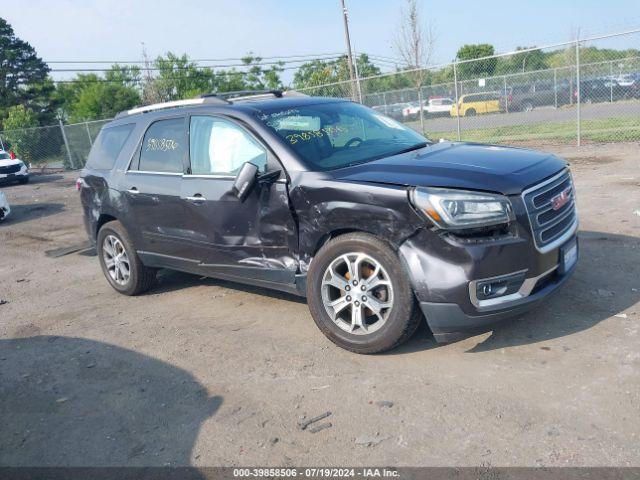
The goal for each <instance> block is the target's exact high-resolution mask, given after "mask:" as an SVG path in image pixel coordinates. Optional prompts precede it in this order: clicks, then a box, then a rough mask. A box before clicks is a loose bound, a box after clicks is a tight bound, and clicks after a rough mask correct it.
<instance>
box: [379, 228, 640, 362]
mask: <svg viewBox="0 0 640 480" xmlns="http://www.w3.org/2000/svg"><path fill="white" fill-rule="evenodd" d="M578 237H579V241H580V261H579V263H578V265H577V267H576V271H575V272H574V274H573V277H572V278H571V279H569V281H568V282H567V283H566V285H564V286H563V287H562V289H561V290H560V291H558V292H557V293H556V294H555V295H553V296H551V297H550V298H549V299H548V301H546V302H545V303H544V305H542V306H540V307H538V308H536V309H534V310H532V311H530V312H528V313H526V314H524V315H522V316H520V317H516V318H513V319H509V320H505V321H503V322H501V323H498V324H496V325H495V326H494V329H493V330H492V332H491V335H490V336H489V337H487V338H485V339H484V340H483V341H481V342H480V343H478V344H476V345H475V346H474V347H473V348H471V349H469V350H468V351H467V353H478V352H486V351H490V350H496V349H501V348H508V347H515V346H520V345H528V344H535V343H538V342H544V341H546V340H552V339H557V338H562V337H566V336H568V335H572V334H574V333H578V332H581V331H584V330H588V329H590V328H592V327H594V326H595V325H597V324H598V323H600V322H601V321H603V320H606V319H608V318H611V317H613V316H614V315H616V314H621V312H624V311H625V310H627V309H628V308H629V307H631V306H633V305H635V304H637V303H638V302H640V282H638V281H637V280H636V281H635V283H634V282H630V279H637V272H638V271H640V255H639V253H638V252H640V238H638V237H631V236H627V235H618V234H612V233H606V232H592V231H580V232H579V234H578ZM634 288H635V289H636V290H635V291H634V290H633V289H634ZM616 320H619V321H625V320H624V319H623V318H620V319H616ZM437 346H438V343H436V342H435V340H434V339H433V336H432V335H431V334H430V332H429V331H428V328H426V327H424V328H423V327H421V329H420V330H419V331H418V332H417V335H416V336H414V337H413V338H412V339H411V340H410V341H409V342H407V343H406V344H405V345H403V346H401V347H399V348H397V349H395V350H393V351H392V352H389V353H390V354H406V353H412V352H416V351H422V350H429V349H432V348H435V347H437Z"/></svg>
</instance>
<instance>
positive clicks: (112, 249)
mask: <svg viewBox="0 0 640 480" xmlns="http://www.w3.org/2000/svg"><path fill="white" fill-rule="evenodd" d="M102 259H103V260H104V264H105V266H106V267H107V271H108V272H109V276H110V277H111V279H112V280H113V281H114V282H116V283H117V284H118V285H122V286H125V285H127V284H128V283H129V279H130V278H131V264H130V263H129V256H128V255H127V251H126V250H125V248H124V245H123V244H122V242H121V241H120V239H119V238H118V237H116V236H115V235H107V236H106V237H105V239H104V241H103V243H102Z"/></svg>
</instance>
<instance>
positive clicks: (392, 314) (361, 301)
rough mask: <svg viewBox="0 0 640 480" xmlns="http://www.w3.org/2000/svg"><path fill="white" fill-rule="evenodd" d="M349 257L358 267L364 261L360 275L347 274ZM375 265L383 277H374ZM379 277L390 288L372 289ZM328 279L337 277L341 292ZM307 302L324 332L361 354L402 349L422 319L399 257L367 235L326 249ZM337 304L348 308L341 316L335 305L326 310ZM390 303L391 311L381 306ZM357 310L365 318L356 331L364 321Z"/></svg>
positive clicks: (312, 274) (311, 276)
mask: <svg viewBox="0 0 640 480" xmlns="http://www.w3.org/2000/svg"><path fill="white" fill-rule="evenodd" d="M345 258H347V259H350V260H353V261H354V263H355V262H356V261H357V260H358V259H360V262H359V263H358V265H359V267H358V270H359V274H358V275H352V274H350V273H349V272H350V271H354V272H355V271H356V269H355V268H354V269H353V270H349V271H347V264H346V263H345ZM375 264H377V265H378V266H379V267H380V268H379V270H377V271H378V274H377V275H373V272H374V271H376V270H374V269H375ZM330 272H335V273H337V275H335V274H332V273H330ZM353 277H356V278H353ZM338 278H340V279H339V280H338ZM374 278H377V279H378V280H380V281H382V282H387V281H388V282H389V286H390V290H389V287H388V286H387V285H386V284H384V285H379V286H378V287H371V288H369V289H366V288H367V286H368V283H370V282H371V281H372V280H373V279H374ZM328 279H330V280H331V281H333V280H334V279H335V282H336V283H337V284H338V285H340V288H338V287H336V286H335V285H333V284H330V283H329V282H328V281H327V280H328ZM385 279H386V280H385ZM347 280H348V282H347V283H348V284H349V285H347V284H346V283H344V282H345V281H347ZM354 280H355V282H358V280H360V283H354ZM362 283H365V285H362ZM365 289H366V290H365ZM349 293H350V295H349ZM366 295H369V297H366ZM307 300H308V303H309V310H310V311H311V316H312V317H313V320H314V321H315V323H316V325H317V326H318V328H319V329H320V331H321V332H322V333H324V335H325V336H326V337H327V338H328V339H329V340H331V341H332V342H333V343H335V344H336V345H338V346H339V347H342V348H344V349H346V350H349V351H352V352H355V353H362V354H371V353H379V352H384V351H386V350H390V349H392V348H395V347H397V346H398V345H400V344H401V343H403V342H405V341H406V340H408V339H409V338H410V337H411V336H412V335H413V334H414V333H415V331H416V329H417V328H418V325H419V323H420V319H421V318H422V317H421V315H420V313H419V310H418V309H417V308H416V306H415V300H414V298H413V291H412V289H411V285H410V283H409V279H408V278H407V275H406V273H405V271H404V269H403V267H402V265H401V262H400V260H399V258H398V255H397V254H396V253H395V252H394V251H393V250H392V249H391V248H390V247H389V246H388V245H387V244H386V243H384V242H382V241H380V240H378V239H377V238H376V237H374V236H373V235H369V234H365V233H348V234H345V235H341V236H339V237H336V238H334V239H332V240H330V241H329V242H328V243H327V244H326V245H324V246H323V247H322V248H321V249H320V251H319V252H318V253H317V255H316V256H315V258H314V259H313V262H311V267H310V270H309V273H308V277H307ZM336 300H337V301H338V302H337V303H338V304H339V306H342V304H343V303H344V304H346V306H343V308H342V309H341V310H340V311H339V312H337V313H336V312H335V311H334V308H333V307H325V303H327V304H329V303H331V302H336ZM374 300H375V303H374ZM365 302H368V303H367V304H366V307H365ZM372 305H376V309H377V310H378V311H379V312H380V315H376V313H375V311H374V310H375V309H373V307H372ZM384 305H388V307H383V308H378V307H380V306H384ZM370 307H371V308H370ZM354 309H355V310H356V311H357V309H360V312H361V315H363V316H364V318H362V319H361V323H363V324H365V327H364V328H360V327H359V326H355V327H353V325H356V324H357V323H358V322H357V321H355V320H354V318H355V319H357V318H360V317H359V316H358V314H354ZM329 311H331V312H333V315H332V314H330V313H329ZM334 317H335V318H334ZM379 322H380V323H379Z"/></svg>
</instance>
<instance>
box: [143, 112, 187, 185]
mask: <svg viewBox="0 0 640 480" xmlns="http://www.w3.org/2000/svg"><path fill="white" fill-rule="evenodd" d="M185 140H186V131H185V125H184V118H182V117H179V118H172V119H168V120H158V121H157V122H155V123H153V124H152V125H151V126H150V127H149V129H148V130H147V133H145V134H144V139H143V140H142V151H141V152H140V167H139V170H141V171H145V172H161V173H182V171H183V166H182V157H183V156H184V154H185V152H186V141H185Z"/></svg>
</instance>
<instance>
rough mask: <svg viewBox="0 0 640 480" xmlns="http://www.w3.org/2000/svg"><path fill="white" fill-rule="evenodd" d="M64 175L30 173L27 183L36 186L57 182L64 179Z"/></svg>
mask: <svg viewBox="0 0 640 480" xmlns="http://www.w3.org/2000/svg"><path fill="white" fill-rule="evenodd" d="M64 178H65V177H64V175H60V174H58V173H32V174H31V175H30V176H29V183H30V184H31V183H33V184H38V183H50V182H55V181H58V180H62V179H64Z"/></svg>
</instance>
